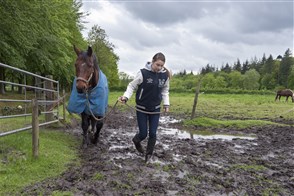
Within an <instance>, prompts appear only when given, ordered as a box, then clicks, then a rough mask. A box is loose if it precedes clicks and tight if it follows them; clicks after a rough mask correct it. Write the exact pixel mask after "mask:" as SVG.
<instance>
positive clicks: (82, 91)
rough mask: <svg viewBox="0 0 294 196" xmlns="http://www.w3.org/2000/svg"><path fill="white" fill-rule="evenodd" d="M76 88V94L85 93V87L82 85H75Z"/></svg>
mask: <svg viewBox="0 0 294 196" xmlns="http://www.w3.org/2000/svg"><path fill="white" fill-rule="evenodd" d="M76 87H77V91H78V93H85V92H86V90H87V87H86V85H84V84H77V85H76Z"/></svg>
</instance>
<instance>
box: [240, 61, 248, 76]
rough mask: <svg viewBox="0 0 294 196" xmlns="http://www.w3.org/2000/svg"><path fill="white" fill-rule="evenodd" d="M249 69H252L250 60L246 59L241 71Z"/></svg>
mask: <svg viewBox="0 0 294 196" xmlns="http://www.w3.org/2000/svg"><path fill="white" fill-rule="evenodd" d="M249 69H250V66H249V62H248V60H246V61H245V62H244V63H243V65H242V69H241V73H242V74H244V73H245V72H246V71H248V70H249Z"/></svg>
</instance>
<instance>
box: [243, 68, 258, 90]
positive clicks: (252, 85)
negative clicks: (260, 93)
mask: <svg viewBox="0 0 294 196" xmlns="http://www.w3.org/2000/svg"><path fill="white" fill-rule="evenodd" d="M259 79H260V74H259V73H258V72H257V71H256V70H255V69H251V70H249V71H247V72H246V73H245V74H244V81H243V87H244V89H248V90H258V89H259Z"/></svg>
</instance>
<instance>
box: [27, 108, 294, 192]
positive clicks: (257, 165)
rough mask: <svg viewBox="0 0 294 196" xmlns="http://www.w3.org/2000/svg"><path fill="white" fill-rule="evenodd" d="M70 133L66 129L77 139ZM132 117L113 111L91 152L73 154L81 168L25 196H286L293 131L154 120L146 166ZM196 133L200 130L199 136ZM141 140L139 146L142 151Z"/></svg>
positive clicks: (293, 184) (293, 181)
mask: <svg viewBox="0 0 294 196" xmlns="http://www.w3.org/2000/svg"><path fill="white" fill-rule="evenodd" d="M76 130H78V129H75V130H74V131H73V130H69V131H72V132H73V134H77V136H78V137H81V134H80V133H81V131H80V133H77V132H76ZM136 131H137V127H136V118H135V117H134V114H133V113H129V112H127V113H121V112H119V111H117V112H116V113H114V114H113V116H112V117H111V121H110V120H109V121H107V122H106V124H105V126H104V128H103V130H102V131H101V136H100V139H99V144H98V145H97V146H91V147H89V148H88V149H80V158H81V160H82V162H81V165H79V166H77V165H75V164H73V165H71V166H70V168H69V170H68V171H66V172H65V173H64V174H62V175H61V176H59V177H57V178H54V179H47V180H45V181H43V182H40V183H37V184H35V185H32V186H29V187H27V188H25V189H24V190H23V193H26V194H28V195H38V194H43V195H50V194H52V193H53V192H55V193H56V192H58V193H63V192H66V193H71V194H72V195H107V196H108V195H291V194H292V193H293V192H294V177H293V171H294V161H293V160H294V145H293V139H294V131H293V127H263V128H254V127H253V128H251V129H246V130H242V131H241V132H242V134H243V135H239V134H240V131H239V132H236V131H232V130H224V129H222V130H219V131H218V130H213V132H214V135H201V134H198V133H199V132H197V130H196V132H193V133H190V132H187V131H185V128H184V127H182V126H181V123H179V120H177V119H175V118H172V117H168V116H163V117H162V118H161V119H160V126H159V129H158V139H157V143H156V146H155V152H154V155H153V157H152V159H151V161H150V162H148V163H147V164H146V163H144V156H142V155H140V154H138V153H137V151H136V150H135V148H134V146H133V143H132V141H131V139H132V137H133V136H134V134H135V133H136ZM200 132H201V130H200ZM146 144H147V141H146V140H145V141H143V142H142V145H143V146H144V147H146Z"/></svg>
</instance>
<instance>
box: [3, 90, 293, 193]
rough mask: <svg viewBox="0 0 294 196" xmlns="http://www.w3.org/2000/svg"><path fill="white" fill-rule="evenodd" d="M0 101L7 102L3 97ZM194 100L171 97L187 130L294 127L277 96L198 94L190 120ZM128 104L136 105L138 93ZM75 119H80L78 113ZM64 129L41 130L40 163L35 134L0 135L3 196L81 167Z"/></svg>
mask: <svg viewBox="0 0 294 196" xmlns="http://www.w3.org/2000/svg"><path fill="white" fill-rule="evenodd" d="M122 94H123V92H111V93H110V94H109V106H113V105H114V104H115V103H116V100H117V98H118V97H119V96H120V95H122ZM7 97H8V96H6V97H5V98H6V99H7ZM10 98H12V97H10ZM0 99H4V98H3V97H1V96H0ZM15 99H19V98H15ZM193 101H194V94H192V93H171V94H170V102H171V106H170V113H171V114H181V116H186V118H187V119H186V120H185V121H184V123H185V124H186V125H187V126H190V125H192V126H194V125H198V126H202V127H206V126H209V127H216V128H219V127H235V128H245V127H250V126H256V125H257V126H264V125H267V124H270V123H272V122H275V121H278V120H279V119H281V118H282V119H284V120H287V121H288V122H293V123H292V125H293V124H294V103H292V102H290V101H289V102H285V100H284V99H283V100H281V101H280V102H275V101H274V96H268V95H240V94H238V95H234V94H221V95H218V94H205V93H204V94H200V95H199V99H198V105H197V109H196V118H195V119H192V120H190V115H191V111H192V107H193ZM128 103H129V105H131V106H135V101H134V95H133V97H132V98H131V99H130V100H129V102H128ZM5 105H6V103H1V102H0V109H1V108H3V107H4V106H5ZM11 107H14V106H11ZM117 108H118V109H120V110H126V109H128V107H127V106H125V105H123V104H118V105H117ZM60 111H61V108H60ZM182 114H184V115H182ZM61 115H62V112H61ZM70 117H73V116H72V115H69V114H68V113H67V112H66V118H67V122H69V118H70ZM75 117H77V118H79V117H78V116H77V115H75ZM40 118H43V117H40ZM29 124H30V117H27V118H25V119H24V118H23V117H21V118H13V119H0V132H1V131H3V130H4V129H15V128H19V127H22V126H25V125H29ZM60 126H62V124H58V125H55V128H54V129H52V128H51V129H46V128H42V127H41V128H40V157H39V158H38V159H36V160H35V159H33V158H32V142H31V140H32V138H31V133H30V132H31V130H28V131H24V132H22V133H18V134H13V135H8V136H5V137H0V176H1V178H0V195H5V193H8V192H17V191H19V190H20V189H21V188H22V187H23V186H26V185H29V184H31V183H34V182H36V181H40V180H42V179H44V178H48V177H52V176H56V175H59V174H60V173H62V172H63V171H64V170H65V169H66V167H67V165H68V163H71V162H73V160H74V162H77V163H79V159H78V157H77V152H76V150H75V149H76V147H75V146H77V145H78V144H80V141H77V138H74V137H72V136H70V135H68V134H66V133H64V132H61V131H59V130H60V129H59V127H60Z"/></svg>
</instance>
